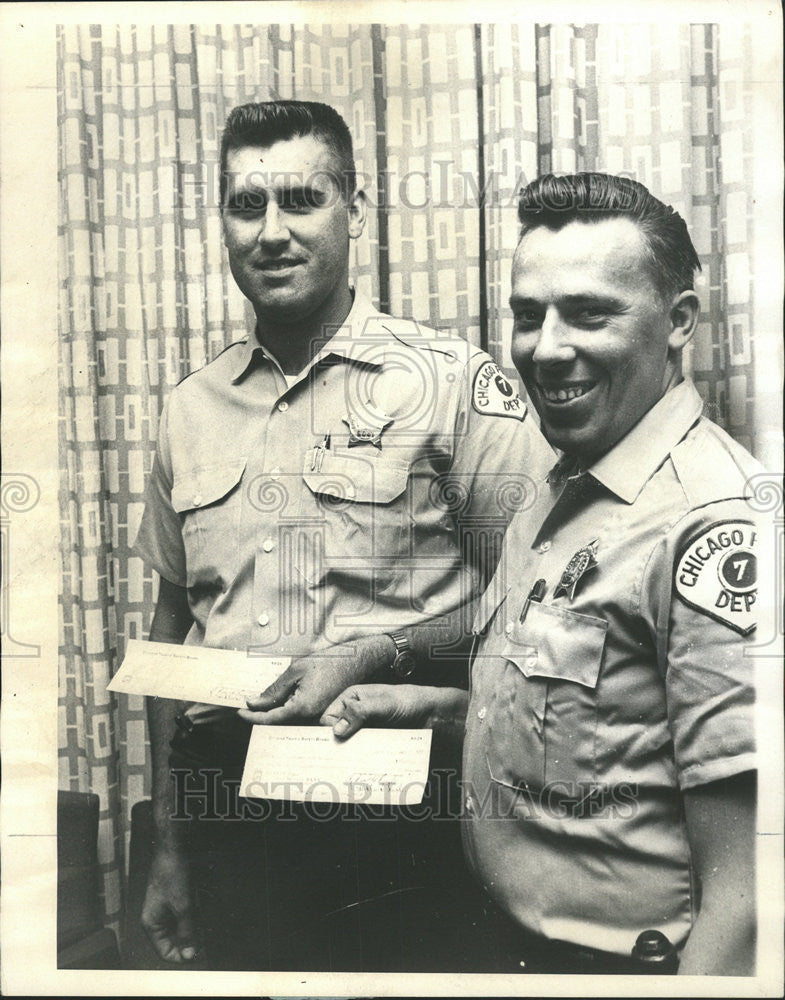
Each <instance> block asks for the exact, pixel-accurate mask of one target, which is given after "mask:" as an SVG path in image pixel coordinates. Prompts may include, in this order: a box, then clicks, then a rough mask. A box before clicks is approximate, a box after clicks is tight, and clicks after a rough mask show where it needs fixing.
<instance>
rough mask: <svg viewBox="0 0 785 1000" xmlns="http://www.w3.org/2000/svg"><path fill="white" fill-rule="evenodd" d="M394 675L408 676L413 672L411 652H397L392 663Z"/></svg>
mask: <svg viewBox="0 0 785 1000" xmlns="http://www.w3.org/2000/svg"><path fill="white" fill-rule="evenodd" d="M392 668H393V673H394V674H395V676H396V677H409V676H411V674H412V673H414V656H412V654H411V653H409V652H406V653H399V654H398V655H397V656H396V657H395V659H394V660H393V664H392Z"/></svg>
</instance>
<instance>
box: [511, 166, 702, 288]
mask: <svg viewBox="0 0 785 1000" xmlns="http://www.w3.org/2000/svg"><path fill="white" fill-rule="evenodd" d="M617 217H621V218H628V219H629V220H630V221H631V222H634V223H635V225H636V226H638V228H639V229H640V231H641V234H642V235H643V237H644V241H645V245H646V251H647V257H648V263H649V269H650V271H651V276H652V278H653V280H654V283H655V285H656V287H657V289H658V290H659V292H660V294H661V295H662V296H663V298H665V299H670V298H672V297H673V296H675V295H677V294H679V292H683V291H685V290H687V289H692V288H693V285H694V280H695V271H696V270H698V271H700V269H701V266H700V261H699V260H698V255H697V253H696V252H695V247H694V246H693V245H692V240H691V239H690V234H689V232H688V231H687V225H686V223H685V222H684V219H682V217H681V216H680V215H679V213H678V212H676V211H675V210H674V209H673V208H672V207H671V206H670V205H665V204H663V202H661V201H659V199H657V198H655V197H654V195H653V194H651V192H650V191H649V190H648V189H647V188H645V187H644V186H643V185H642V184H639V183H638V182H637V181H634V180H631V179H630V178H628V177H617V176H615V175H613V174H598V173H579V174H567V175H564V176H557V175H555V174H545V175H544V176H542V177H538V178H537V180H535V181H532V182H531V184H528V185H527V186H526V187H525V188H524V189H523V191H521V195H520V200H519V202H518V219H519V221H520V222H521V224H522V230H521V239H522V238H523V237H524V236H525V235H526V233H528V232H531V230H532V229H536V228H538V227H540V226H545V227H546V228H548V229H552V230H559V229H562V228H563V227H564V226H566V225H567V224H568V223H569V222H573V221H575V220H577V221H579V222H587V223H591V222H599V221H601V220H603V219H608V218H617Z"/></svg>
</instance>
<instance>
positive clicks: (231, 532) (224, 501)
mask: <svg viewBox="0 0 785 1000" xmlns="http://www.w3.org/2000/svg"><path fill="white" fill-rule="evenodd" d="M245 466H246V459H245V458H236V459H233V460H231V461H226V462H221V463H216V464H214V465H202V466H198V467H195V468H193V469H186V470H183V471H180V472H177V473H176V474H175V476H174V481H173V483H172V506H173V507H174V509H175V510H176V511H177V513H178V514H179V515H180V517H181V518H182V523H183V529H182V530H183V544H184V546H185V561H186V582H187V585H188V586H189V587H195V586H208V587H210V588H216V589H220V590H225V589H226V588H227V586H228V585H229V583H230V582H231V580H232V579H233V578H234V577H235V576H236V574H237V568H238V560H239V534H240V501H241V490H240V489H239V488H238V487H239V485H240V482H241V480H242V478H243V473H244V472H245Z"/></svg>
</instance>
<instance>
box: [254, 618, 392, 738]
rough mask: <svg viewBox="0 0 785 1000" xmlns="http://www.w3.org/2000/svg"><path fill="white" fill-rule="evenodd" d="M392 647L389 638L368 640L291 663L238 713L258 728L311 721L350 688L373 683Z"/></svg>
mask: <svg viewBox="0 0 785 1000" xmlns="http://www.w3.org/2000/svg"><path fill="white" fill-rule="evenodd" d="M394 655H395V644H394V643H393V641H392V639H390V638H389V636H385V635H379V636H368V637H366V638H363V639H358V640H356V641H355V642H351V643H347V644H346V645H345V646H333V647H332V648H331V649H330V650H329V651H327V652H325V653H322V654H318V655H312V656H304V657H301V658H299V659H297V660H294V661H293V662H292V664H291V665H290V666H289V668H288V669H287V670H285V671H284V672H283V673H282V674H281V676H280V677H278V678H277V679H276V680H274V681H273V683H272V684H271V685H270V686H269V687H268V688H267V689H266V690H265V691H263V692H262V693H261V694H260V695H259V697H258V698H255V699H249V700H248V708H247V709H245V708H241V709H240V710H239V714H240V716H241V718H243V719H245V721H246V722H252V723H254V724H255V725H257V726H282V725H297V724H303V723H309V722H315V721H316V720H317V719H318V718H319V716H320V715H321V714H322V712H323V711H324V710H325V708H326V707H327V706H328V705H329V704H330V702H332V701H333V700H334V699H335V698H336V697H337V696H338V695H339V694H340V693H341V692H342V691H345V690H346V688H348V687H349V686H350V685H352V684H359V683H362V682H363V681H369V680H373V679H374V678H375V677H378V676H380V675H382V676H383V674H382V671H384V670H385V669H386V667H387V665H388V664H389V663H392V660H393V657H394Z"/></svg>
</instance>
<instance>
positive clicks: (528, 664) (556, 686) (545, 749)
mask: <svg viewBox="0 0 785 1000" xmlns="http://www.w3.org/2000/svg"><path fill="white" fill-rule="evenodd" d="M607 630H608V623H607V621H605V620H604V619H602V618H595V617H593V616H591V615H582V614H577V613H576V612H574V611H569V610H567V609H566V608H559V607H554V606H552V605H543V604H539V603H537V602H533V603H532V604H530V605H529V607H528V610H527V612H526V614H525V617H524V621H523V622H521V621H516V622H514V623H513V626H512V629H511V630H510V632H509V634H508V636H507V641H506V643H505V645H504V647H503V649H502V656H503V657H504V658H505V659H506V660H508V661H509V662H510V663H511V664H513V665H514V667H515V668H516V671H517V676H518V680H517V681H515V680H514V676H515V674H514V675H513V677H512V678H508V682H511V683H513V684H514V685H515V686H516V688H517V691H516V693H515V695H514V701H515V705H516V710H515V711H516V714H517V715H518V716H519V718H518V719H517V724H518V726H519V732H520V734H521V739H522V742H523V746H522V747H521V748H520V749H521V752H522V759H521V766H522V768H523V769H525V771H526V772H527V773H528V774H529V776H530V779H531V780H532V781H533V782H535V783H540V782H542V784H544V785H551V784H552V783H554V782H558V783H560V785H562V786H563V785H564V784H565V783H566V785H567V786H568V788H569V790H567V789H565V788H564V787H562V788H561V791H562V792H563V793H564V794H567V795H569V796H572V795H576V796H577V797H580V795H581V794H582V791H581V786H582V785H585V784H586V783H588V782H591V781H594V780H596V777H597V775H596V759H595V744H596V733H597V719H598V700H597V685H598V682H599V679H600V672H601V667H602V657H603V650H604V648H605V636H606V633H607ZM508 759H509V758H508ZM525 783H527V782H525Z"/></svg>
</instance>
